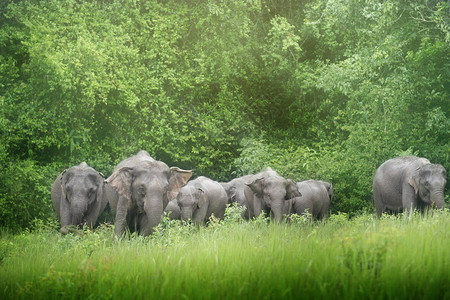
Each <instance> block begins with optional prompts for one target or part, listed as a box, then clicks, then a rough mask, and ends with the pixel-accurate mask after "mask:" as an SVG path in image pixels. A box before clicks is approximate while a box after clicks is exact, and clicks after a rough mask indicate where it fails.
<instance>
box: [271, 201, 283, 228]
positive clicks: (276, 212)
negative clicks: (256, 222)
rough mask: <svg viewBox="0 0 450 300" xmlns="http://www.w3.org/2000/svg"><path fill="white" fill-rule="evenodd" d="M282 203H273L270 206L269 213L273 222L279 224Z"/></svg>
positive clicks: (281, 214)
mask: <svg viewBox="0 0 450 300" xmlns="http://www.w3.org/2000/svg"><path fill="white" fill-rule="evenodd" d="M284 204H285V203H284V201H283V202H281V201H280V202H278V201H277V202H275V203H272V204H271V208H270V209H271V211H272V215H273V219H274V220H275V222H277V223H280V222H281V221H282V220H283V211H284Z"/></svg>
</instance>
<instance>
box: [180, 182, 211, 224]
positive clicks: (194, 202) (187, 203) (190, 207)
mask: <svg viewBox="0 0 450 300" xmlns="http://www.w3.org/2000/svg"><path fill="white" fill-rule="evenodd" d="M206 198H207V196H206V193H205V191H204V190H203V189H202V188H200V187H195V186H185V187H183V188H182V189H181V190H180V192H179V193H178V196H177V203H178V206H179V207H180V211H181V219H182V220H183V221H188V220H189V219H190V220H192V221H198V222H199V221H200V220H194V219H195V212H196V211H198V210H199V209H202V208H203V207H204V205H205V204H206V202H207V199H206Z"/></svg>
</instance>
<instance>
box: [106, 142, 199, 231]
mask: <svg viewBox="0 0 450 300" xmlns="http://www.w3.org/2000/svg"><path fill="white" fill-rule="evenodd" d="M191 176H192V171H191V170H182V169H180V168H178V167H171V168H169V167H168V166H167V165H166V164H165V163H164V162H162V161H157V160H155V159H153V158H152V157H151V156H150V154H148V152H147V151H145V150H142V151H140V152H138V153H137V154H136V155H134V156H131V157H129V158H127V159H125V160H123V161H121V162H120V163H119V164H118V165H117V166H116V167H115V169H114V171H113V173H112V174H111V176H110V177H109V178H108V179H107V180H106V182H107V183H108V184H109V185H110V186H111V187H112V188H113V189H114V190H115V191H116V193H117V194H116V197H112V198H110V199H109V202H110V205H111V207H112V209H113V210H114V211H115V212H116V219H115V223H114V234H115V235H116V236H122V235H123V234H124V233H125V229H126V227H127V226H128V228H129V230H130V231H134V232H138V233H139V234H141V235H143V236H148V235H150V234H151V233H152V232H153V228H154V227H155V226H157V225H158V224H159V223H160V221H161V217H162V214H163V211H164V209H165V207H166V206H167V204H168V202H169V199H174V198H175V197H176V195H177V194H178V192H179V190H180V189H181V188H182V187H183V186H184V185H185V184H186V183H187V182H188V180H189V179H190V178H191Z"/></svg>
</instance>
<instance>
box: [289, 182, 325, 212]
mask: <svg viewBox="0 0 450 300" xmlns="http://www.w3.org/2000/svg"><path fill="white" fill-rule="evenodd" d="M297 189H298V191H299V192H300V193H301V194H302V196H301V197H295V198H292V199H290V200H288V201H286V202H285V207H284V213H285V215H291V214H298V215H302V214H305V212H306V211H308V213H310V214H311V217H312V218H314V219H322V218H325V217H326V216H327V213H328V208H329V207H330V202H331V199H332V198H333V185H332V184H331V183H329V182H326V181H320V180H306V181H301V182H297Z"/></svg>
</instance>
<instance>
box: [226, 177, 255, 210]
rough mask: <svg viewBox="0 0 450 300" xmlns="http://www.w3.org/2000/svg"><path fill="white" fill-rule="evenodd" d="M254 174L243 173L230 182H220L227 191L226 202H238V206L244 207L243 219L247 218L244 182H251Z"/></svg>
mask: <svg viewBox="0 0 450 300" xmlns="http://www.w3.org/2000/svg"><path fill="white" fill-rule="evenodd" d="M254 176H255V175H245V176H242V177H239V178H235V179H233V180H231V181H230V182H222V183H221V185H222V186H223V188H224V189H225V191H226V192H227V196H228V204H233V203H238V204H239V206H241V207H245V210H244V211H243V212H242V217H243V218H244V219H248V218H249V214H248V210H247V200H246V198H245V193H244V190H245V187H246V186H247V184H246V182H251V181H252V178H254Z"/></svg>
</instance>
